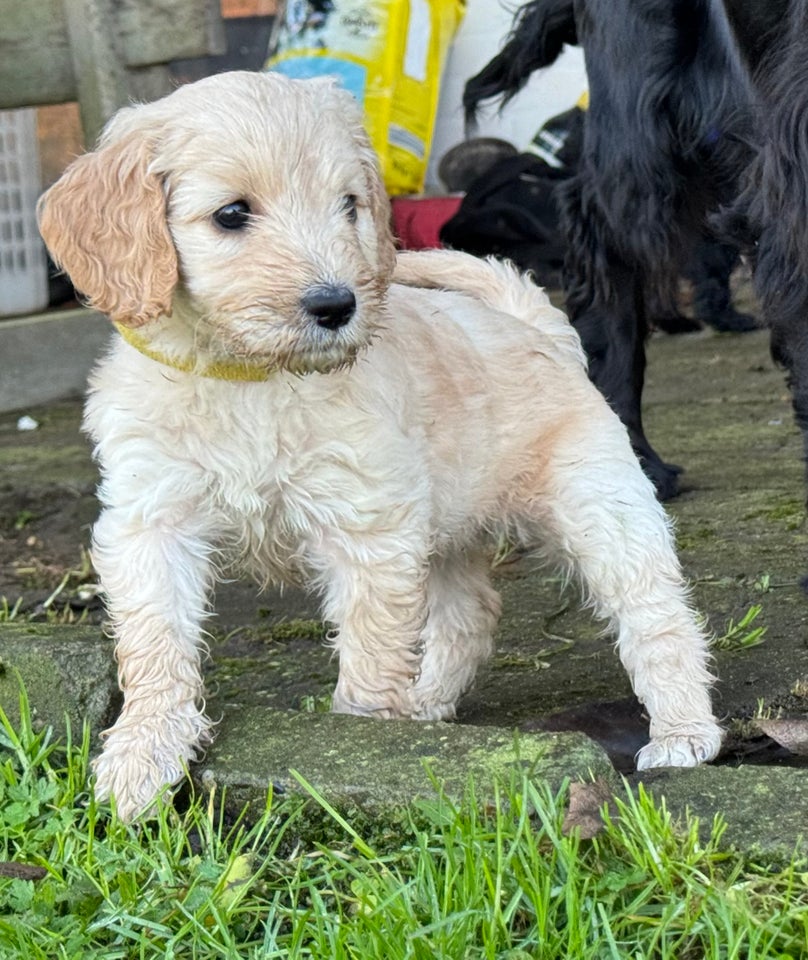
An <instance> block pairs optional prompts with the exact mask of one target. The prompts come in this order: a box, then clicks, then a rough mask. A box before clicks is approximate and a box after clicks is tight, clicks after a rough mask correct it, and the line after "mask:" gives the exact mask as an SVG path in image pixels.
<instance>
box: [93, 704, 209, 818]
mask: <svg viewBox="0 0 808 960" xmlns="http://www.w3.org/2000/svg"><path fill="white" fill-rule="evenodd" d="M199 720H200V723H199V725H198V726H199V728H200V729H199V731H198V732H197V734H196V735H195V736H194V739H193V740H190V741H189V740H187V739H185V740H182V739H180V740H171V739H170V738H169V737H168V735H167V734H168V732H169V730H168V729H166V728H165V727H156V726H155V725H154V724H150V723H144V724H132V723H120V722H119V723H117V724H116V725H115V726H114V727H112V728H111V730H109V732H108V734H107V740H106V743H105V744H104V750H103V752H102V753H101V755H100V756H99V757H97V758H96V759H95V761H93V770H94V772H95V795H96V798H97V799H99V800H108V799H109V798H110V797H114V798H115V806H116V809H117V812H118V816H119V817H120V818H121V820H124V821H126V822H129V821H131V820H134V819H135V818H136V817H138V816H140V815H141V814H143V813H146V812H147V811H148V810H149V808H150V807H152V806H153V805H154V803H155V802H156V800H157V799H158V797H160V796H162V795H166V794H168V793H169V791H170V787H172V786H173V785H174V784H176V783H177V782H178V781H179V780H181V779H182V778H183V776H184V775H185V772H186V767H187V763H188V762H189V761H190V760H193V759H195V757H196V754H197V749H196V747H197V743H198V742H199V741H200V739H202V735H203V732H204V731H206V730H207V726H208V721H207V720H205V718H204V717H203V716H202V715H201V714H200V715H199Z"/></svg>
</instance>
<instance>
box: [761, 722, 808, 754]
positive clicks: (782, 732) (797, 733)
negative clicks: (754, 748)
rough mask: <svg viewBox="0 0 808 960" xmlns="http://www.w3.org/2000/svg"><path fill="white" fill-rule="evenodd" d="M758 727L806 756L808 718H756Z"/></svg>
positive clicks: (785, 745)
mask: <svg viewBox="0 0 808 960" xmlns="http://www.w3.org/2000/svg"><path fill="white" fill-rule="evenodd" d="M756 723H757V725H758V727H760V729H761V730H762V731H763V732H764V733H765V734H766V736H767V737H771V738H772V740H775V741H776V742H777V743H779V744H780V746H781V747H785V748H786V750H790V751H791V752H792V753H796V754H797V755H798V756H801V757H808V720H757V721H756Z"/></svg>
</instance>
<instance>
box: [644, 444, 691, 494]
mask: <svg viewBox="0 0 808 960" xmlns="http://www.w3.org/2000/svg"><path fill="white" fill-rule="evenodd" d="M639 457H640V464H641V465H642V468H643V470H644V471H645V475H646V476H647V477H648V479H649V480H650V481H651V483H653V485H654V486H655V487H656V493H657V497H658V499H660V500H671V499H672V498H673V497H675V496H677V495H678V494H679V475H680V474H681V473H683V472H684V468H683V467H680V466H677V464H675V463H664V462H663V461H662V460H660V459H659V457H657V456H653V457H648V456H643V455H642V454H640V455H639Z"/></svg>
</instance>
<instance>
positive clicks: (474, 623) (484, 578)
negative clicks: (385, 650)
mask: <svg viewBox="0 0 808 960" xmlns="http://www.w3.org/2000/svg"><path fill="white" fill-rule="evenodd" d="M489 566H490V564H489V561H488V558H487V557H485V556H484V555H482V554H472V555H468V556H467V555H465V554H452V555H451V556H448V557H438V558H434V559H433V561H432V563H431V564H430V570H429V577H428V579H427V602H428V608H429V614H428V617H427V621H426V626H425V627H424V631H423V633H422V634H421V639H422V641H423V646H424V658H423V661H422V662H421V674H420V676H419V678H418V682H417V683H416V684H415V703H416V709H415V714H414V716H415V717H416V718H417V719H419V720H451V719H453V718H454V716H455V707H456V706H457V701H458V700H459V699H460V697H461V696H462V695H463V694H464V693H465V692H466V691H467V690H468V689H469V687H470V686H471V684H472V683H473V682H474V677H475V675H476V673H477V668H478V667H479V665H480V664H481V663H483V662H485V661H486V660H487V659H488V658H489V657H490V656H491V653H492V652H493V649H494V641H493V632H494V628H495V626H496V624H497V621H498V619H499V612H500V601H499V594H498V593H497V592H496V590H494V588H493V587H492V586H491V583H490V578H489Z"/></svg>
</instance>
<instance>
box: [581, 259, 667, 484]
mask: <svg viewBox="0 0 808 960" xmlns="http://www.w3.org/2000/svg"><path fill="white" fill-rule="evenodd" d="M611 274H612V284H611V285H610V289H609V291H608V294H607V296H606V297H605V298H604V299H598V300H596V301H594V302H592V303H590V304H589V305H588V306H585V307H581V308H579V307H577V306H576V305H575V302H574V300H573V301H572V303H571V305H570V304H568V305H569V306H570V314H571V319H572V322H573V325H574V326H575V329H576V330H577V331H578V333H579V335H580V337H581V341H582V343H583V346H584V349H585V350H586V354H587V356H588V357H589V376H590V377H591V379H592V382H593V383H594V384H595V386H596V387H597V388H598V389H599V390H600V392H601V393H602V394H603V395H604V396H605V397H606V399H607V400H608V401H609V404H610V405H611V407H612V409H613V410H614V411H615V412H616V413H617V415H618V416H619V417H620V419H621V420H622V421H623V423H624V424H625V425H626V428H627V430H628V433H629V437H630V438H631V444H632V446H633V447H634V452H635V453H636V454H637V456H638V457H639V459H640V462H641V464H642V467H643V470H644V471H645V473H646V475H647V476H648V477H649V478H650V479H651V481H652V482H653V484H654V486H655V487H656V490H657V496H658V497H659V499H660V500H667V499H669V498H670V497H674V496H676V494H677V493H678V492H679V487H678V477H679V474H680V473H681V472H682V468H681V467H677V466H675V465H674V464H670V463H665V462H664V461H663V460H662V459H661V458H660V457H659V455H658V454H657V453H656V451H655V450H654V448H653V447H652V446H651V444H650V443H649V441H648V438H647V437H646V436H645V430H644V428H643V423H642V391H643V385H644V382H645V335H646V321H645V307H644V303H643V291H642V286H641V284H640V282H639V281H638V279H637V278H636V276H635V275H634V273H633V272H632V271H631V270H630V269H628V268H627V267H625V266H620V265H617V264H615V265H614V266H613V268H612V271H611Z"/></svg>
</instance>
